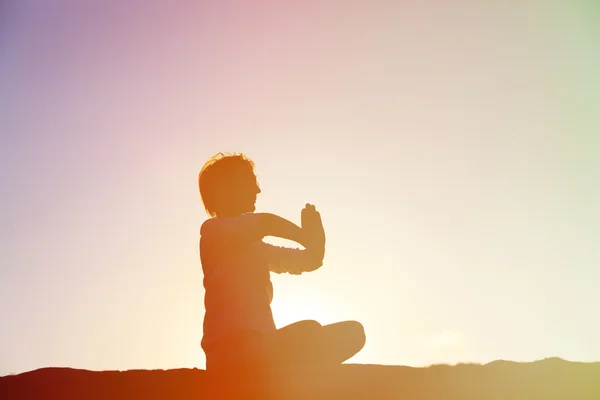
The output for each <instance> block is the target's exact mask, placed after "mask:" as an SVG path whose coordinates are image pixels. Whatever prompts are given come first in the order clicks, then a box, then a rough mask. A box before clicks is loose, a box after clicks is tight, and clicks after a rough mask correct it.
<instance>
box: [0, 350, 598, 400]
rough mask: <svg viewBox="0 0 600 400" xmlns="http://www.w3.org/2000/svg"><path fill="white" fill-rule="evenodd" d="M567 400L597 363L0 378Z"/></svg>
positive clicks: (130, 391) (13, 397) (175, 394)
mask: <svg viewBox="0 0 600 400" xmlns="http://www.w3.org/2000/svg"><path fill="white" fill-rule="evenodd" d="M208 398H215V399H222V398H240V399H249V398H257V399H267V398H272V399H315V398H321V399H441V400H445V399H464V400H468V399H480V400H481V399H513V400H517V399H530V400H537V399H540V400H546V399H569V400H580V399H581V400H583V399H594V400H600V362H597V363H578V362H569V361H564V360H561V359H558V358H552V359H546V360H542V361H536V362H532V363H515V362H509V361H495V362H492V363H489V364H485V365H479V364H459V365H456V366H447V365H436V366H431V367H427V368H412V367H402V366H385V365H361V364H347V365H342V366H339V367H338V368H335V369H329V370H319V371H315V370H312V371H308V370H304V371H300V370H296V371H287V372H283V371H280V372H278V373H273V374H272V375H271V376H269V378H264V377H263V378H261V379H259V378H258V377H257V376H250V374H244V375H243V376H238V377H231V376H220V377H219V376H213V375H209V373H208V372H206V371H204V370H199V369H174V370H130V371H122V372H120V371H87V370H77V369H71V368H42V369H38V370H35V371H30V372H26V373H22V374H19V375H11V376H5V377H1V378H0V399H1V400H21V399H28V400H29V399H61V400H71V399H90V400H91V399H112V400H118V399H145V400H150V399H173V400H176V399H208Z"/></svg>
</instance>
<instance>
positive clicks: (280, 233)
mask: <svg viewBox="0 0 600 400" xmlns="http://www.w3.org/2000/svg"><path fill="white" fill-rule="evenodd" d="M261 225H262V229H263V232H265V233H266V235H265V236H275V237H279V238H282V239H287V240H291V241H294V242H296V243H299V244H301V245H302V246H304V247H307V244H308V242H309V238H308V237H307V234H306V232H305V231H304V230H303V229H302V228H300V227H299V226H298V225H296V224H294V223H293V222H291V221H288V220H287V219H285V218H282V217H280V216H278V215H275V214H270V213H262V214H261Z"/></svg>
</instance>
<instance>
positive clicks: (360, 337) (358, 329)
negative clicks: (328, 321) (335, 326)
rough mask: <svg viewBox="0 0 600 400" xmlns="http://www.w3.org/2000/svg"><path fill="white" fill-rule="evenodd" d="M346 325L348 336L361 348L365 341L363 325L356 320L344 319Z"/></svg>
mask: <svg viewBox="0 0 600 400" xmlns="http://www.w3.org/2000/svg"><path fill="white" fill-rule="evenodd" d="M346 325H347V327H346V329H348V332H349V336H350V337H351V338H352V339H353V341H354V343H355V344H356V345H357V346H359V347H360V348H361V349H362V348H363V346H364V345H365V343H366V342H367V335H366V334H365V328H364V326H363V325H362V324H361V323H360V322H358V321H346Z"/></svg>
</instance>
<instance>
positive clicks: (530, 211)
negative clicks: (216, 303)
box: [0, 0, 600, 375]
mask: <svg viewBox="0 0 600 400" xmlns="http://www.w3.org/2000/svg"><path fill="white" fill-rule="evenodd" d="M250 3H251V2H238V3H233V2H221V1H212V2H211V1H206V2H167V1H163V2H146V1H133V0H132V1H123V2H122V1H113V2H100V1H98V2H91V1H76V0H72V1H53V2H48V1H16V0H15V1H12V2H11V1H8V2H3V3H2V4H1V5H0V135H1V136H0V177H1V179H2V181H1V183H2V185H1V188H2V195H1V196H0V218H1V219H0V223H1V224H0V375H5V374H8V373H19V372H24V371H27V370H32V369H36V368H40V367H46V366H68V367H73V368H85V369H93V370H106V369H121V370H124V369H134V368H135V369H153V368H161V369H162V368H165V369H166V368H180V367H200V368H204V355H203V353H202V350H201V348H200V340H201V337H202V318H203V315H204V306H203V296H204V290H203V286H202V270H201V266H200V262H199V256H198V232H199V227H200V225H201V223H202V222H203V221H204V220H205V219H206V215H205V213H204V210H203V208H202V205H201V203H200V200H199V195H198V191H197V186H196V179H197V173H198V171H199V170H200V168H201V166H202V164H203V163H204V162H205V161H206V160H207V159H208V158H209V157H210V156H212V155H213V154H215V153H217V152H219V151H229V152H234V151H238V152H240V151H241V152H244V153H246V154H248V155H249V156H250V157H251V158H253V159H254V161H255V162H256V165H257V171H256V172H257V175H258V178H259V182H260V184H261V188H262V190H263V193H262V194H261V195H260V197H259V201H258V204H257V208H258V211H269V212H274V213H277V214H279V215H282V216H284V217H287V218H289V219H291V220H293V221H295V222H297V223H299V222H300V210H301V208H302V207H303V205H304V204H305V203H306V202H311V203H314V204H316V205H317V207H318V208H319V209H320V210H321V213H322V216H323V221H324V224H325V228H326V232H327V235H328V247H327V255H326V259H325V263H324V266H323V267H322V268H321V269H320V270H318V271H316V272H313V273H308V274H304V275H302V276H300V277H298V276H289V275H282V276H274V277H273V282H274V286H275V298H274V302H273V310H274V315H275V319H276V323H277V325H278V326H283V325H285V324H288V323H291V322H293V321H296V320H299V319H305V318H311V319H317V320H319V321H320V322H322V323H329V322H335V321H339V320H345V319H355V320H358V321H361V322H362V323H363V324H364V326H365V330H366V333H367V344H366V346H365V348H364V349H363V351H362V352H361V353H359V354H358V355H357V356H355V357H354V358H353V359H352V360H351V362H363V363H380V364H401V365H414V366H422V365H428V364H431V363H446V362H448V363H455V362H488V361H491V360H495V359H509V360H516V361H532V360H536V359H541V358H544V357H555V356H556V357H563V358H566V359H569V360H580V361H597V360H600V341H599V340H598V338H599V337H600V319H599V318H598V307H599V305H600V290H598V286H599V283H600V245H599V243H600V206H599V204H600V187H599V184H598V182H600V176H599V175H600V78H599V77H598V73H597V71H600V50H599V47H598V43H599V40H600V30H599V29H598V27H599V26H600V23H599V21H600V20H599V18H600V12H599V9H598V7H597V6H594V4H593V2H591V1H590V2H584V1H569V2H564V1H563V2H535V1H518V2H517V1H513V2H506V1H489V2H477V3H476V5H474V4H467V3H466V2H454V4H449V3H450V2H436V4H434V3H433V2H404V1H397V2H375V1H355V2H341V1H329V2H325V1H323V2H291V1H290V2H276V1H271V2H265V1H256V2H252V4H251V5H250ZM384 3H385V4H384ZM483 3H486V4H485V5H483ZM559 3H560V4H559ZM272 242H274V243H283V241H280V242H277V241H275V240H273V241H272Z"/></svg>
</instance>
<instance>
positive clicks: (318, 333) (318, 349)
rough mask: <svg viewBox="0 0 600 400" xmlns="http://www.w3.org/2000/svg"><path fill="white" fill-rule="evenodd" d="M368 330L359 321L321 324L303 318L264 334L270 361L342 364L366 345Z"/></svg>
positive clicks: (279, 362) (276, 362)
mask: <svg viewBox="0 0 600 400" xmlns="http://www.w3.org/2000/svg"><path fill="white" fill-rule="evenodd" d="M365 341H366V338H365V331H364V328H363V326H362V325H361V324H360V323H359V322H356V321H344V322H338V323H334V324H330V325H325V326H323V325H321V324H320V323H318V322H317V321H313V320H304V321H298V322H295V323H293V324H291V325H287V326H285V327H283V328H281V329H278V330H277V331H276V332H274V333H272V334H270V335H268V336H267V337H266V338H265V351H266V356H267V358H268V360H269V362H272V363H275V364H299V363H300V364H304V363H317V364H321V365H333V364H341V363H342V362H344V361H346V360H348V359H349V358H350V357H352V356H354V355H355V354H356V353H358V352H359V351H360V350H361V349H362V348H363V346H364V345H365Z"/></svg>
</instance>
